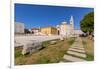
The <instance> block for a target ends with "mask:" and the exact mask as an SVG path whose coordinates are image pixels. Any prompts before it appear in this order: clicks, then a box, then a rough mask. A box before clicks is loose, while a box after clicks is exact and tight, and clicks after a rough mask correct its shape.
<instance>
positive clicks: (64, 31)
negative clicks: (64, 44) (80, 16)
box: [57, 16, 74, 37]
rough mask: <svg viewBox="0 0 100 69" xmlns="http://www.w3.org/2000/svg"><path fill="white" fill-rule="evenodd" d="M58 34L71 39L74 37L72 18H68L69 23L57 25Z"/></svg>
mask: <svg viewBox="0 0 100 69" xmlns="http://www.w3.org/2000/svg"><path fill="white" fill-rule="evenodd" d="M57 30H58V34H59V35H61V36H67V37H71V36H73V35H74V19H73V16H71V18H70V23H69V24H68V23H67V22H65V21H64V22H61V24H60V25H57Z"/></svg>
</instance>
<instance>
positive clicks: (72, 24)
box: [70, 16, 74, 30]
mask: <svg viewBox="0 0 100 69" xmlns="http://www.w3.org/2000/svg"><path fill="white" fill-rule="evenodd" d="M70 24H71V26H72V29H73V30H74V18H73V16H71V18H70Z"/></svg>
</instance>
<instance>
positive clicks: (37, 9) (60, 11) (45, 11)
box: [14, 3, 94, 29]
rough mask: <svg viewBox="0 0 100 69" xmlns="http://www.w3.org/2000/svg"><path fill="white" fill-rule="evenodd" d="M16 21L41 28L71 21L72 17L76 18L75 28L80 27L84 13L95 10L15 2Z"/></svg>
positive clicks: (28, 27)
mask: <svg viewBox="0 0 100 69" xmlns="http://www.w3.org/2000/svg"><path fill="white" fill-rule="evenodd" d="M14 7H15V9H14V10H15V13H14V19H15V20H14V21H15V22H22V23H24V25H25V28H27V29H31V28H39V27H47V26H56V25H59V24H61V22H63V21H66V22H67V23H68V24H69V23H70V17H71V16H73V18H74V28H75V29H80V21H81V20H82V19H83V17H84V15H86V14H87V13H89V12H92V11H94V9H93V8H86V7H85V8H83V7H68V6H50V5H49V6H48V5H34V4H18V3H16V4H15V6H14Z"/></svg>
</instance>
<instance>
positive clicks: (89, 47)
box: [82, 37, 94, 61]
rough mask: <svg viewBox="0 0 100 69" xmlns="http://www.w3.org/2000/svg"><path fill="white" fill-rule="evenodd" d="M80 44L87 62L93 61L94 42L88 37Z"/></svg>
mask: <svg viewBox="0 0 100 69" xmlns="http://www.w3.org/2000/svg"><path fill="white" fill-rule="evenodd" d="M82 42H83V45H84V48H85V51H86V54H87V58H85V59H86V60H87V61H93V60H94V41H93V40H90V39H89V38H88V37H83V38H82Z"/></svg>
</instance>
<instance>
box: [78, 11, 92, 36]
mask: <svg viewBox="0 0 100 69" xmlns="http://www.w3.org/2000/svg"><path fill="white" fill-rule="evenodd" d="M80 27H81V30H82V31H83V32H85V33H88V34H91V33H93V32H94V12H90V13H88V14H86V15H85V16H84V17H83V19H82V20H81V21H80Z"/></svg>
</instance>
